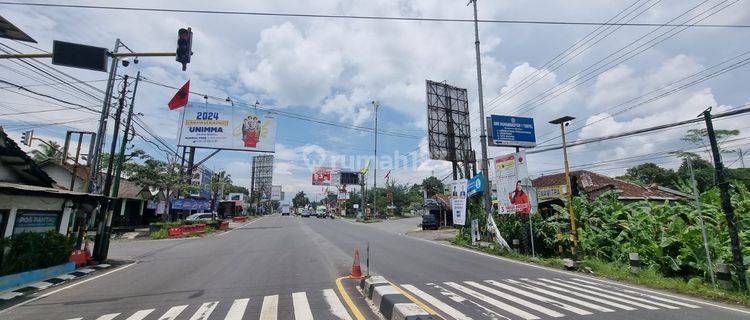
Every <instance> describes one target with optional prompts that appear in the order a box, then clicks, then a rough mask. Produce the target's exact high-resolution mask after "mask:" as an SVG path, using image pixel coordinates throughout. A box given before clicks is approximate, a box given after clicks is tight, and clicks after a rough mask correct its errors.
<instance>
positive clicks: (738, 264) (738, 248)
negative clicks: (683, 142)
mask: <svg viewBox="0 0 750 320" xmlns="http://www.w3.org/2000/svg"><path fill="white" fill-rule="evenodd" d="M703 118H704V119H705V120H706V131H707V133H708V140H709V142H710V143H711V153H712V154H713V156H714V169H715V170H716V184H718V185H719V195H720V196H721V209H722V211H724V216H725V217H726V219H727V226H728V229H729V239H730V240H731V242H732V260H733V261H734V268H735V271H736V272H737V280H738V281H739V287H740V291H747V281H746V279H745V264H744V263H743V260H742V259H743V258H742V245H741V244H740V237H739V234H738V231H737V221H736V219H735V217H734V208H732V200H731V198H730V195H729V182H727V179H726V176H725V173H724V164H723V163H722V162H721V153H720V152H719V144H718V143H717V142H716V134H715V132H714V125H713V122H712V120H711V108H708V109H706V111H703Z"/></svg>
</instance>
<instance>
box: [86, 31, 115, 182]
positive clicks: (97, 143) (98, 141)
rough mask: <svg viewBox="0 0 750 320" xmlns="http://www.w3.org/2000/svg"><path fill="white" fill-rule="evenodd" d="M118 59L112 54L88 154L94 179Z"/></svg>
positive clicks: (102, 145)
mask: <svg viewBox="0 0 750 320" xmlns="http://www.w3.org/2000/svg"><path fill="white" fill-rule="evenodd" d="M120 44H121V43H120V38H117V40H115V49H114V50H112V53H117V51H118V50H119V49H120ZM118 61H119V60H118V59H117V57H116V56H112V61H111V62H110V65H109V78H107V88H106V89H105V90H104V103H103V104H102V114H101V115H100V116H99V128H98V129H97V130H96V136H95V142H94V153H93V154H92V155H89V157H90V158H91V173H92V175H93V177H94V179H97V177H98V176H99V168H100V167H101V153H102V149H104V139H106V136H105V134H106V132H107V119H108V118H109V109H110V107H111V105H112V90H113V89H114V86H115V77H117V62H118ZM90 189H91V190H89V191H91V192H97V191H101V185H99V184H98V183H94V184H91V185H90Z"/></svg>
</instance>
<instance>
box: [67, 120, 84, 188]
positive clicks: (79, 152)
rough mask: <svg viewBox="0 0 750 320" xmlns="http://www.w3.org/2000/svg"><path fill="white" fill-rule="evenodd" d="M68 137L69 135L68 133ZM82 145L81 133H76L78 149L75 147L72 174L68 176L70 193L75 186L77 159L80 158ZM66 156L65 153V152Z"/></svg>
mask: <svg viewBox="0 0 750 320" xmlns="http://www.w3.org/2000/svg"><path fill="white" fill-rule="evenodd" d="M68 135H70V133H68ZM82 143H83V132H79V133H78V147H76V158H75V162H73V174H71V175H70V189H69V190H70V191H73V187H75V185H76V174H78V158H80V157H81V144H82ZM66 154H67V152H66Z"/></svg>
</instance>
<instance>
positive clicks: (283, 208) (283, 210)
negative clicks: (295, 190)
mask: <svg viewBox="0 0 750 320" xmlns="http://www.w3.org/2000/svg"><path fill="white" fill-rule="evenodd" d="M291 209H292V208H291V206H290V205H288V204H282V205H281V215H282V216H288V215H289V212H291Z"/></svg>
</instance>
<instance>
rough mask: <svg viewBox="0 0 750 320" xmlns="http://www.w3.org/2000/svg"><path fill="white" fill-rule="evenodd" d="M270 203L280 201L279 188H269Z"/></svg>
mask: <svg viewBox="0 0 750 320" xmlns="http://www.w3.org/2000/svg"><path fill="white" fill-rule="evenodd" d="M271 201H281V186H271Z"/></svg>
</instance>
